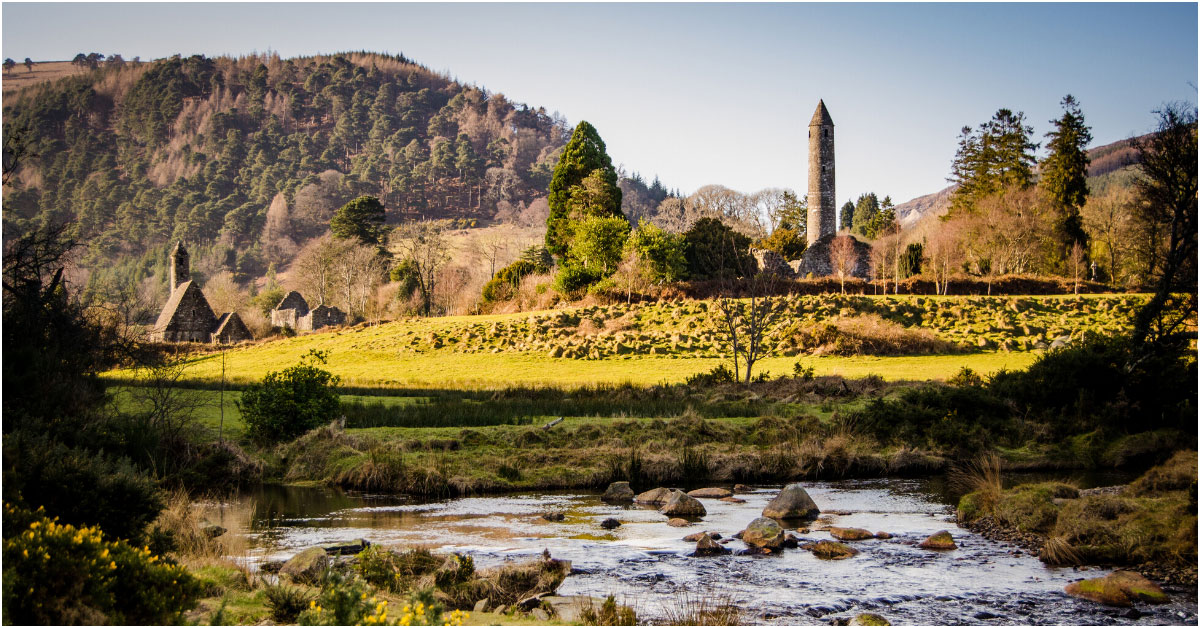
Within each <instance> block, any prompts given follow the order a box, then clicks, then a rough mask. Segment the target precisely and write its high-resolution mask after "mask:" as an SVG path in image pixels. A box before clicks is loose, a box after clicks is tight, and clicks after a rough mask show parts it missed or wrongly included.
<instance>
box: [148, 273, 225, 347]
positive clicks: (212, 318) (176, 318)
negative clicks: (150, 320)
mask: <svg viewBox="0 0 1200 628" xmlns="http://www.w3.org/2000/svg"><path fill="white" fill-rule="evenodd" d="M216 325H217V316H216V314H213V311H212V307H210V306H209V305H208V299H205V298H204V293H203V292H202V291H201V290H200V286H197V285H196V283H195V282H194V281H185V282H183V283H182V284H179V286H178V287H177V288H175V291H174V292H172V293H171V298H170V299H168V300H167V304H166V306H164V307H163V310H162V313H160V314H159V315H158V321H157V322H155V324H154V331H153V332H152V333H151V338H152V339H154V340H160V341H165V342H209V341H210V339H211V334H212V330H213V329H214V328H215V327H216Z"/></svg>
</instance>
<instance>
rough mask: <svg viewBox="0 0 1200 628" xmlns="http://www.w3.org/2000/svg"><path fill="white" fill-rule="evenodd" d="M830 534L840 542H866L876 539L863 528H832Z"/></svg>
mask: <svg viewBox="0 0 1200 628" xmlns="http://www.w3.org/2000/svg"><path fill="white" fill-rule="evenodd" d="M829 534H830V535H831V536H832V537H833V538H835V539H837V540H839V541H865V540H867V539H873V538H875V535H874V534H871V533H870V532H868V531H867V530H864V529H862V528H838V527H831V528H829Z"/></svg>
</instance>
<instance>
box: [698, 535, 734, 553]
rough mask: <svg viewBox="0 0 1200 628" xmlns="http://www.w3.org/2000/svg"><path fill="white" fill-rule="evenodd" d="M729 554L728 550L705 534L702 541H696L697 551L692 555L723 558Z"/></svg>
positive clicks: (701, 538)
mask: <svg viewBox="0 0 1200 628" xmlns="http://www.w3.org/2000/svg"><path fill="white" fill-rule="evenodd" d="M728 553H729V550H728V549H726V548H725V547H724V546H722V545H721V544H720V543H718V542H717V541H716V539H714V538H713V537H712V536H711V535H709V534H708V533H707V532H705V533H704V535H703V536H701V537H700V540H699V541H696V551H695V552H693V553H692V556H723V555H725V554H728Z"/></svg>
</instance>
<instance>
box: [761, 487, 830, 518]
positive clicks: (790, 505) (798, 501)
mask: <svg viewBox="0 0 1200 628" xmlns="http://www.w3.org/2000/svg"><path fill="white" fill-rule="evenodd" d="M819 514H821V509H820V508H817V505H816V504H815V503H813V500H812V498H811V497H809V496H808V491H806V490H804V487H803V486H800V485H799V484H788V485H787V486H785V487H783V490H781V491H779V494H778V495H776V496H775V499H772V500H771V503H769V504H767V507H766V508H763V516H764V517H770V518H772V519H813V518H815V517H816V516H817V515H819Z"/></svg>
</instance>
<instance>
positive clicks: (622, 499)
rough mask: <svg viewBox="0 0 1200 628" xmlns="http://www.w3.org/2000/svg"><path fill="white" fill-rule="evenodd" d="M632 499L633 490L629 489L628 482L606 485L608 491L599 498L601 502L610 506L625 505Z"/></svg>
mask: <svg viewBox="0 0 1200 628" xmlns="http://www.w3.org/2000/svg"><path fill="white" fill-rule="evenodd" d="M633 499H634V494H633V489H631V488H629V482H613V483H612V484H609V485H608V489H607V490H605V491H604V494H603V495H601V496H600V500H601V501H605V502H608V503H610V504H627V503H629V502H632V501H633Z"/></svg>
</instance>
